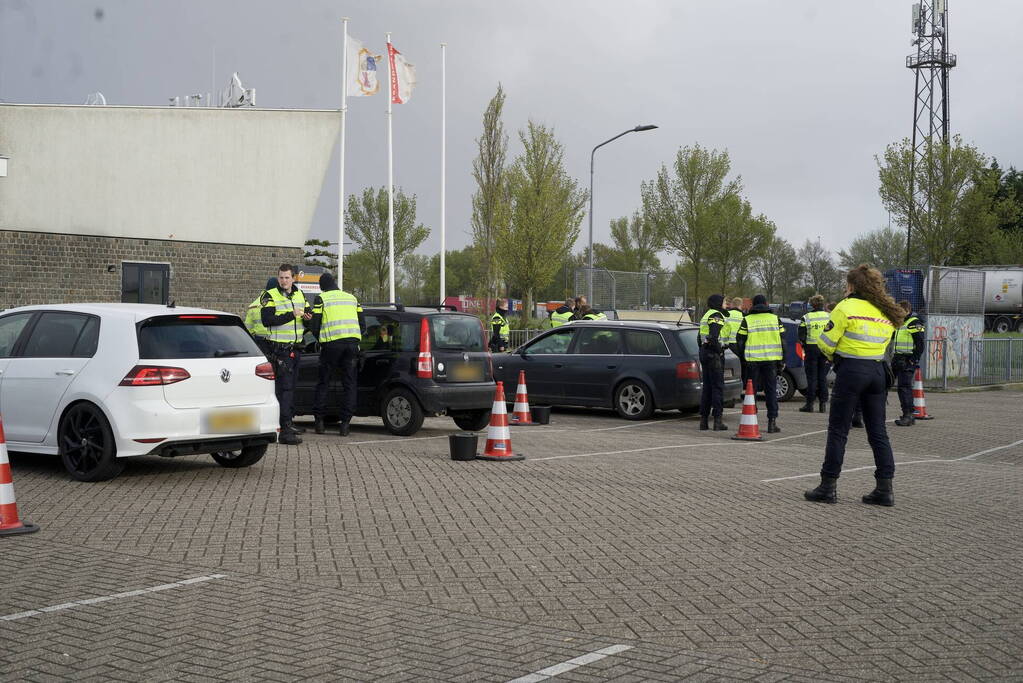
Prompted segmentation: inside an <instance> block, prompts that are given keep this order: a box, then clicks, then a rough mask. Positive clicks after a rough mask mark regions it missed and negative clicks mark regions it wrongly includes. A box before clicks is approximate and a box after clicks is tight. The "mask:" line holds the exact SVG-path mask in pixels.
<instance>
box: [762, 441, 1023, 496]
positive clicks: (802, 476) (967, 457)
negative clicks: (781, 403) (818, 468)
mask: <svg viewBox="0 0 1023 683" xmlns="http://www.w3.org/2000/svg"><path fill="white" fill-rule="evenodd" d="M825 431H827V430H825ZM1020 444H1023V439H1020V440H1019V441H1013V442H1012V443H1007V444H1005V445H1004V446H995V447H994V448H987V449H985V450H983V451H977V452H976V453H970V454H969V455H964V456H962V457H961V458H930V459H927V460H910V461H908V462H896V463H895V466H896V467H905V466H906V465H921V464H923V463H928V462H966V461H968V460H973V459H974V458H979V457H980V456H982V455H987V454H988V453H994V452H995V451H1004V450H1005V449H1006V448H1012V447H1013V446H1019V445H1020ZM872 469H875V466H874V465H867V466H865V467H852V468H850V469H843V470H842V474H845V473H846V472H858V471H860V470H872ZM819 476H820V472H814V473H813V474H797V475H794V476H791V477H775V478H774V479H761V480H760V483H761V484H767V483H770V482H772V481H787V480H790V479H808V478H810V477H819Z"/></svg>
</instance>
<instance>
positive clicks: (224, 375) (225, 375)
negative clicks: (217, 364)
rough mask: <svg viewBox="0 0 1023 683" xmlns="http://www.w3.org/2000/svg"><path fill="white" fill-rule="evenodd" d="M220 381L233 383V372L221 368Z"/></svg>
mask: <svg viewBox="0 0 1023 683" xmlns="http://www.w3.org/2000/svg"><path fill="white" fill-rule="evenodd" d="M220 381H221V382H230V381H231V371H230V370H228V369H227V368H221V369H220Z"/></svg>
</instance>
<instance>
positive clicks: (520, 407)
mask: <svg viewBox="0 0 1023 683" xmlns="http://www.w3.org/2000/svg"><path fill="white" fill-rule="evenodd" d="M515 412H516V413H528V412H529V404H528V403H516V404H515Z"/></svg>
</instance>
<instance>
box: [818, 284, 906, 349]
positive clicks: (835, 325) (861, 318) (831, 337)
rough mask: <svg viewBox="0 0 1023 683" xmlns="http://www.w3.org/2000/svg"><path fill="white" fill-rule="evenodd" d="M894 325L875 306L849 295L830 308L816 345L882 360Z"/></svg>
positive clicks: (821, 347)
mask: <svg viewBox="0 0 1023 683" xmlns="http://www.w3.org/2000/svg"><path fill="white" fill-rule="evenodd" d="M894 331H895V326H894V325H892V321H891V320H889V319H888V318H886V317H884V314H883V313H881V311H880V309H878V307H877V306H875V305H874V304H872V303H870V302H869V301H867V300H865V299H859V298H856V297H848V298H846V299H842V300H841V301H839V302H838V305H836V306H835V308H834V309H833V310H832V311H831V320H830V321H829V322H828V324H827V325H826V326H825V327H824V331H823V332H821V336H820V337H818V338H817V346H818V347H819V348H820V350H821V351H822V352H824V355H826V356H828V357H829V358H830V357H831V356H832V355H838V356H842V357H844V358H859V359H861V360H884V359H885V350H886V349H887V347H888V344H889V342H890V341H891V338H892V333H893V332H894Z"/></svg>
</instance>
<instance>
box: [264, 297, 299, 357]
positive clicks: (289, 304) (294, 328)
mask: <svg viewBox="0 0 1023 683" xmlns="http://www.w3.org/2000/svg"><path fill="white" fill-rule="evenodd" d="M266 294H268V295H269V296H270V298H269V300H267V302H266V303H265V304H263V307H264V308H265V307H269V306H272V307H273V308H274V312H275V313H276V314H277V315H283V314H285V313H290V312H292V311H293V310H294V308H295V306H301V307H302V309H303V310H305V309H306V307H307V306H308V305H309V304H308V302H307V301H306V300H305V294H303V293H302V290H301V289H298V288H297V287H296V288H295V289H293V290H292V294H291V298H290V299H289V298H288V297H286V296H284V294H282V293H281V290H280V289H278V288H277V287H274V288H273V289H268V290H266ZM304 332H305V326H304V325H303V324H302V321H301V320H300V319H299V318H295V319H294V320H289V321H288V322H286V323H284V324H283V325H272V326H271V327H270V331H269V334H267V339H269V340H270V341H272V342H277V343H279V344H294V343H296V342H298V341H301V339H302V334H303V333H304Z"/></svg>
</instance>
